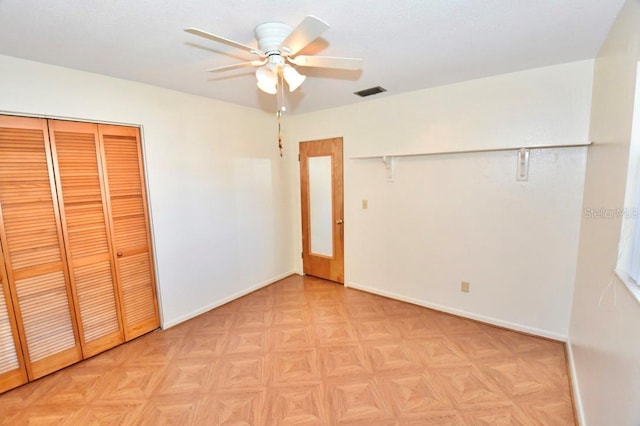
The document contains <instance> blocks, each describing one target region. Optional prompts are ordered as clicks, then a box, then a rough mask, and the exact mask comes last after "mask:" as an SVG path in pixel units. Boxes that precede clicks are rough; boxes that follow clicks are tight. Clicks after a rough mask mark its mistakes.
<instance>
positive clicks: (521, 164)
mask: <svg viewBox="0 0 640 426" xmlns="http://www.w3.org/2000/svg"><path fill="white" fill-rule="evenodd" d="M591 144H592V142H591V141H588V142H581V143H573V144H556V145H527V146H520V147H518V146H510V147H502V148H477V149H463V150H451V151H431V152H417V153H412V154H383V155H365V156H353V157H350V158H351V159H352V160H371V159H380V160H382V162H383V163H384V165H385V167H386V169H387V181H388V182H393V179H394V176H395V171H396V160H397V158H401V157H424V156H432V155H452V154H473V153H477V152H499V151H517V152H518V163H517V167H518V169H517V174H516V177H517V180H520V181H526V180H527V178H528V171H529V150H531V149H551V148H580V147H587V146H590V145H591Z"/></svg>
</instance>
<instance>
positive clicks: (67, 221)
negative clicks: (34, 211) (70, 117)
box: [49, 120, 124, 358]
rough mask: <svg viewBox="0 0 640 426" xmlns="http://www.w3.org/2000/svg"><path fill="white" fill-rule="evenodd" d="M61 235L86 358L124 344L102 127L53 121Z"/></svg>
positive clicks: (52, 134)
mask: <svg viewBox="0 0 640 426" xmlns="http://www.w3.org/2000/svg"><path fill="white" fill-rule="evenodd" d="M49 137H50V139H51V147H52V152H53V164H54V170H55V175H56V181H57V184H58V188H59V189H60V191H59V192H58V199H59V205H60V216H61V218H62V230H63V233H64V236H65V243H66V244H65V245H66V253H67V262H68V264H69V273H70V278H71V285H72V289H73V291H74V296H75V297H74V300H75V303H76V312H78V317H79V321H78V329H79V332H80V341H81V343H82V352H83V354H84V357H85V358H87V357H90V356H92V355H95V354H97V353H100V352H103V351H105V350H107V349H110V348H112V347H114V346H116V345H118V344H120V343H122V342H124V333H123V329H122V320H121V318H120V310H119V309H118V297H117V283H116V280H115V276H116V274H115V265H114V261H113V250H112V247H111V244H110V239H109V237H108V235H109V230H108V222H109V219H108V214H107V206H106V202H105V198H106V197H105V194H104V184H103V176H102V167H101V158H100V154H99V152H100V148H99V142H98V125H97V124H92V123H77V122H71V121H56V120H50V121H49Z"/></svg>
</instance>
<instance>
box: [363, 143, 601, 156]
mask: <svg viewBox="0 0 640 426" xmlns="http://www.w3.org/2000/svg"><path fill="white" fill-rule="evenodd" d="M591 144H592V142H582V143H573V144H558V145H528V146H510V147H501V148H477V149H461V150H452V151H431V152H416V153H413V154H381V155H363V156H354V157H351V159H353V160H368V159H373V158H383V157H387V158H391V157H393V158H397V157H421V156H427V155H448V154H473V153H476V152H498V151H520V150H521V149H551V148H580V147H584V146H589V145H591Z"/></svg>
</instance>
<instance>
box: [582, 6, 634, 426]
mask: <svg viewBox="0 0 640 426" xmlns="http://www.w3.org/2000/svg"><path fill="white" fill-rule="evenodd" d="M639 52H640V3H639V2H638V1H637V0H630V1H628V2H627V3H626V4H625V6H624V7H623V9H622V10H621V12H620V15H619V17H618V20H617V21H616V23H615V24H614V26H613V28H612V30H611V32H610V33H609V36H608V37H607V39H606V41H605V43H604V45H603V47H602V49H601V51H600V53H599V54H598V57H597V59H596V62H595V71H594V83H593V107H592V113H591V115H592V119H591V138H592V139H593V141H594V142H595V143H596V145H595V146H594V147H593V148H592V149H590V150H589V155H588V160H587V171H586V178H585V188H584V208H585V209H588V208H604V209H615V208H622V206H623V205H624V204H623V203H624V199H625V184H626V173H627V165H628V164H629V147H630V140H631V133H632V121H633V111H634V93H635V86H636V78H637V61H638V54H639ZM621 219H622V218H621V217H610V218H608V219H594V218H587V217H584V218H583V220H582V227H581V230H580V246H579V255H578V264H577V265H578V266H577V273H576V285H575V294H574V300H573V311H572V315H571V329H570V349H571V350H570V362H571V364H572V369H573V373H574V374H573V375H574V384H575V385H576V386H575V388H576V390H577V392H575V394H576V400H577V402H578V409H579V412H580V416H581V418H582V423H583V424H586V425H638V424H640V405H639V402H640V332H639V331H638V330H639V325H640V304H638V302H637V301H636V300H635V299H634V297H633V296H632V295H631V294H630V293H629V292H628V291H627V290H626V288H624V286H623V285H622V284H620V283H618V282H615V284H614V285H615V287H614V288H612V287H609V288H608V289H607V283H608V282H609V279H610V277H611V273H612V270H613V268H614V266H615V264H616V257H617V252H618V244H619V241H620V225H621ZM613 290H615V293H616V294H614V292H613ZM601 296H602V297H603V300H602V304H599V300H600V297H601Z"/></svg>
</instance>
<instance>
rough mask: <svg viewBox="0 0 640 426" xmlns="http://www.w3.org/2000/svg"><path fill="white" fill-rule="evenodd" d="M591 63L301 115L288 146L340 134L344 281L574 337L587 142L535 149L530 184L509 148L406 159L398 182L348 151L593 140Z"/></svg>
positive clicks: (524, 327)
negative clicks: (365, 203)
mask: <svg viewBox="0 0 640 426" xmlns="http://www.w3.org/2000/svg"><path fill="white" fill-rule="evenodd" d="M592 71H593V61H583V62H578V63H570V64H565V65H559V66H553V67H546V68H540V69H534V70H528V71H524V72H518V73H513V74H506V75H501V76H496V77H491V78H484V79H480V80H474V81H469V82H464V83H460V84H455V85H450V86H443V87H438V88H433V89H427V90H422V91H417V92H412V93H407V94H401V95H396V96H391V97H386V98H381V99H379V100H375V99H372V100H370V101H363V102H361V103H359V104H357V105H352V106H347V107H343V108H336V109H331V110H325V111H320V112H315V113H310V114H305V115H300V116H295V117H294V118H293V120H292V127H291V129H290V135H289V136H290V137H289V139H290V140H291V141H302V140H313V139H322V138H328V137H336V136H342V137H344V155H345V163H344V164H345V166H344V168H345V268H346V269H345V279H346V284H347V285H348V286H353V287H359V288H362V289H366V290H368V291H372V292H376V293H381V294H386V295H390V296H393V297H397V298H400V299H405V300H410V301H413V302H415V303H418V304H423V305H427V306H434V307H436V308H439V309H442V310H446V311H450V312H455V313H458V314H462V315H466V316H469V317H473V318H478V319H482V320H485V321H488V322H493V323H496V324H502V325H506V326H509V327H513V328H516V329H520V330H524V331H528V332H532V333H536V334H540V335H544V336H550V337H554V338H558V339H565V338H566V336H567V332H568V325H569V311H570V307H571V298H572V292H573V285H574V278H575V275H574V274H575V264H576V256H577V244H578V229H579V222H580V207H581V203H582V197H581V195H582V188H583V182H584V170H585V157H586V152H585V151H586V148H569V149H551V150H545V151H532V152H531V164H530V176H529V181H528V182H517V181H516V179H515V176H516V154H515V153H514V152H507V153H504V152H497V153H482V154H464V155H454V156H435V157H411V158H400V159H399V160H398V163H397V170H396V177H395V182H394V183H387V182H386V171H385V169H384V166H383V164H382V162H381V161H380V160H375V159H374V160H356V159H350V157H353V156H359V155H375V154H378V155H382V154H393V153H412V152H429V151H438V150H448V149H473V148H488V147H504V146H521V145H526V144H566V143H581V142H587V141H588V125H589V108H590V103H591V81H592ZM380 83H381V84H383V85H384V84H386V83H387V82H380ZM291 167H292V168H297V167H298V165H297V162H295V164H292V165H291ZM297 193H298V192H296V194H297ZM363 199H367V200H369V209H368V210H362V209H361V201H362V200H363ZM298 205H299V204H298ZM295 209H296V211H294V213H293V214H296V215H298V217H299V212H298V211H297V209H298V207H297V206H296V207H295ZM298 229H299V228H298ZM294 238H295V241H296V243H297V245H298V247H299V246H300V243H299V241H300V235H299V233H298V234H297V235H296V236H295V237H294ZM461 280H466V281H470V283H471V292H470V293H469V294H463V293H461V292H460V281H461Z"/></svg>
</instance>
